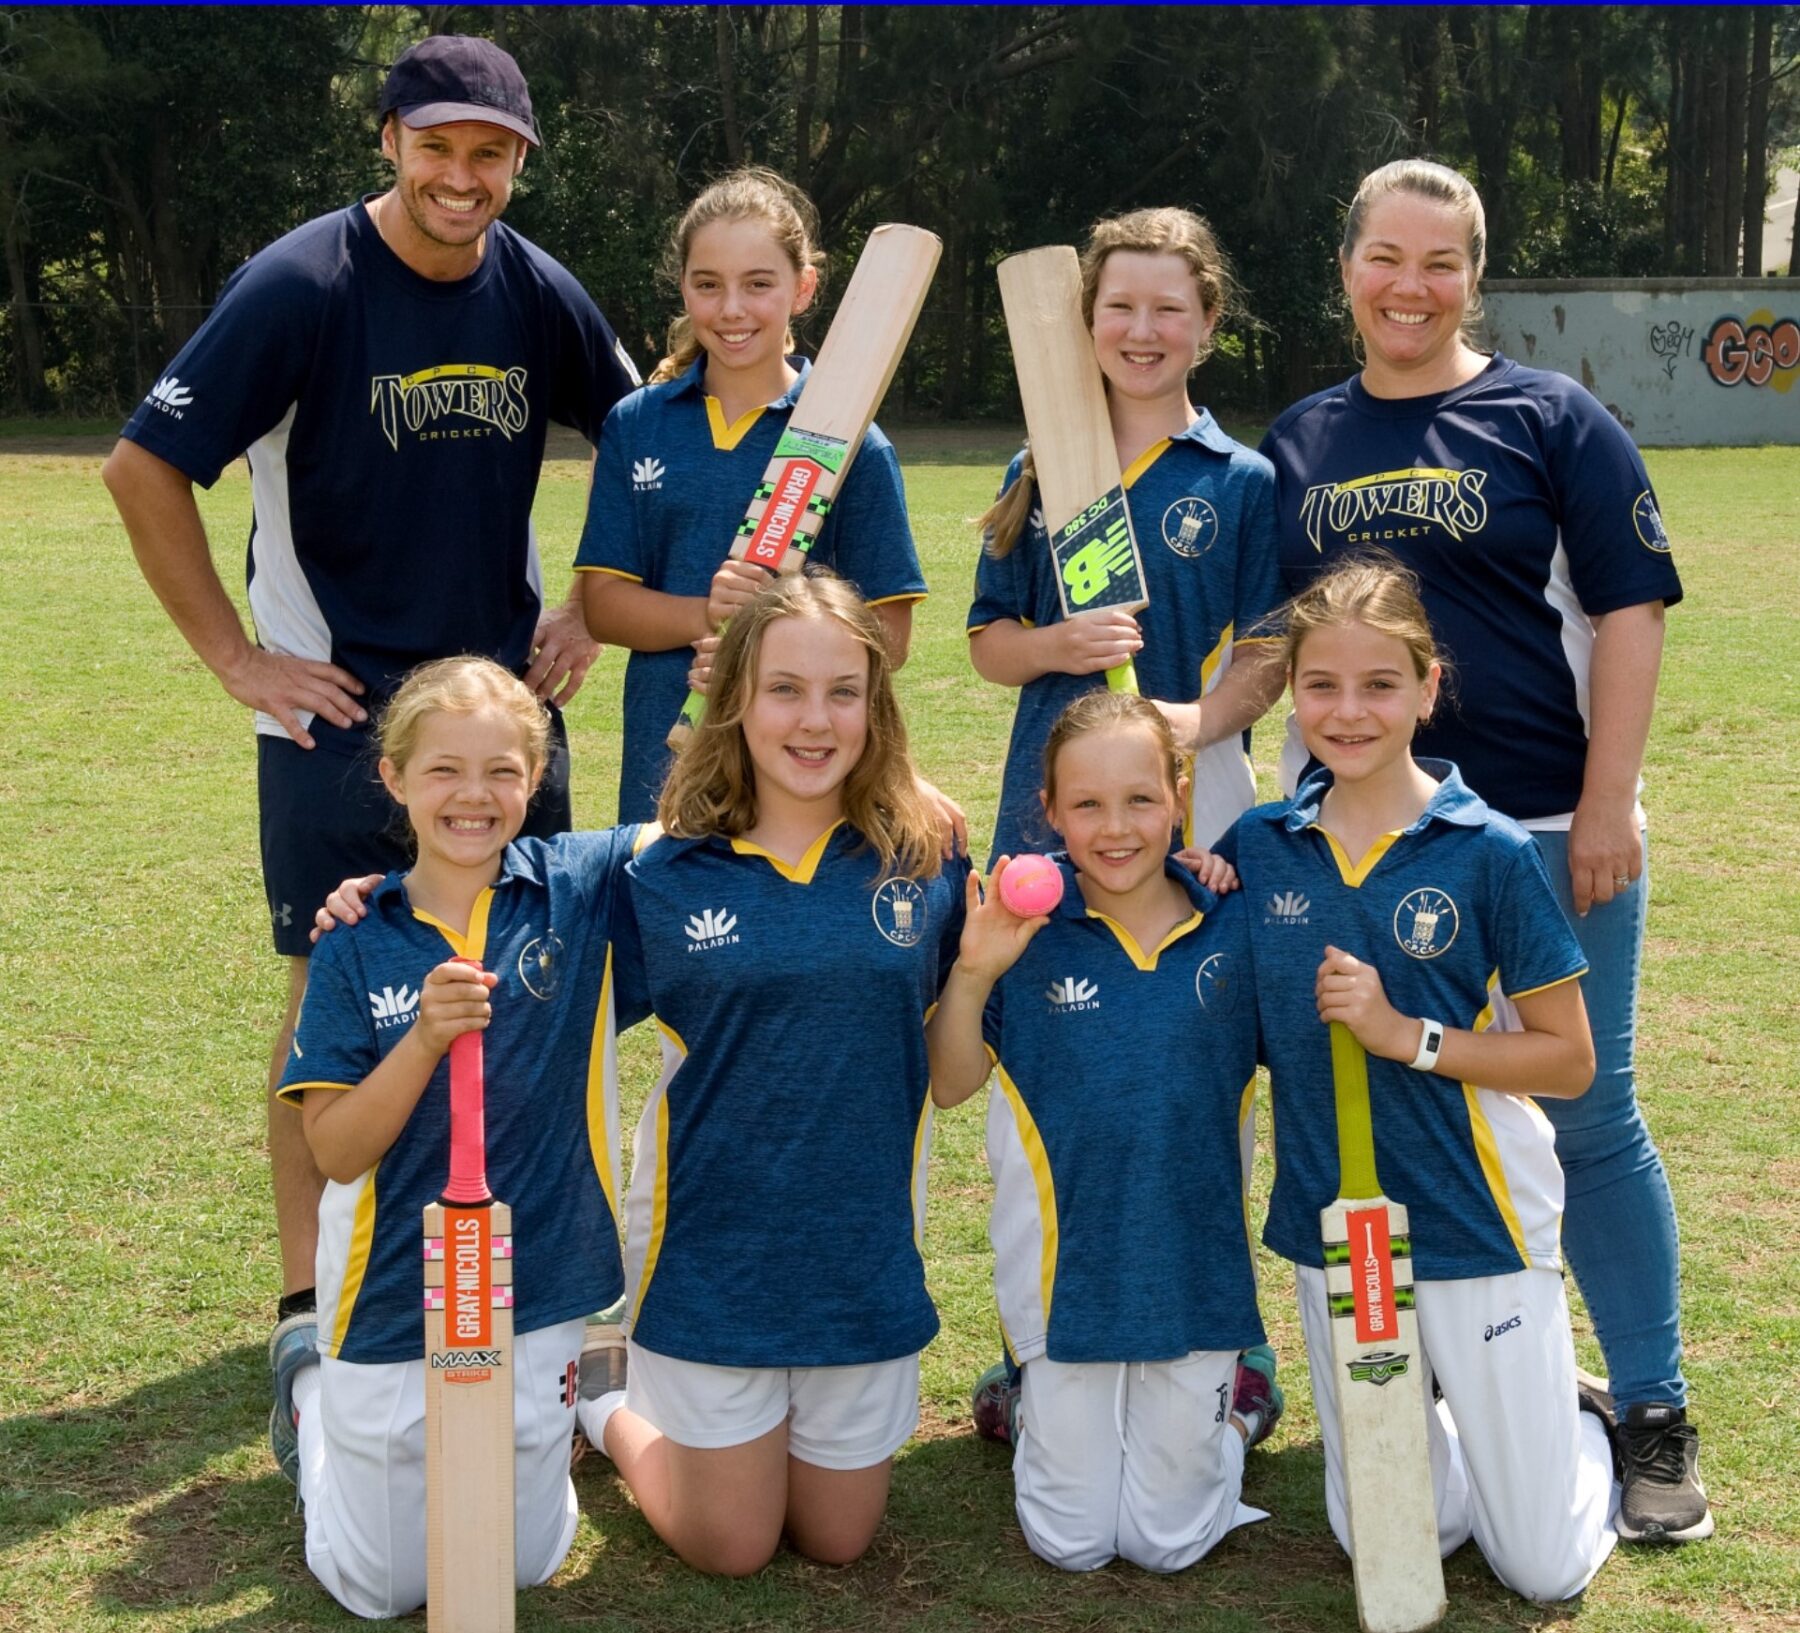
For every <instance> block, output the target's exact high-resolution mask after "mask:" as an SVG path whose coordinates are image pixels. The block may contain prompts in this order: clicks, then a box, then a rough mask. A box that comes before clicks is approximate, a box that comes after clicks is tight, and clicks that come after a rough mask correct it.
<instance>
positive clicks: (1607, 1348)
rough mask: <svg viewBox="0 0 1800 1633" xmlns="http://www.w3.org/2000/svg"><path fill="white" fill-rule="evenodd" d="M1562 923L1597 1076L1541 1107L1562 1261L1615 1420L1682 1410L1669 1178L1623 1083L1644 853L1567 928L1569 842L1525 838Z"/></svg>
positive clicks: (1644, 899)
mask: <svg viewBox="0 0 1800 1633" xmlns="http://www.w3.org/2000/svg"><path fill="white" fill-rule="evenodd" d="M1532 838H1534V839H1535V840H1536V841H1537V844H1538V850H1539V852H1540V853H1541V854H1542V856H1543V858H1544V865H1545V867H1547V868H1548V869H1549V870H1550V882H1551V884H1552V885H1553V886H1555V889H1556V899H1557V901H1558V902H1559V903H1560V904H1561V906H1562V910H1563V915H1564V916H1565V917H1566V918H1567V919H1568V921H1569V923H1570V925H1571V926H1573V928H1574V931H1575V936H1576V939H1577V940H1578V941H1579V942H1580V943H1581V950H1582V952H1583V953H1585V954H1586V955H1587V961H1588V973H1587V974H1586V975H1585V976H1583V977H1582V981H1581V990H1582V994H1583V996H1584V997H1585V998H1586V999H1587V1011H1588V1023H1589V1025H1590V1026H1591V1027H1592V1028H1593V1032H1594V1053H1595V1056H1596V1058H1597V1060H1598V1070H1597V1071H1596V1072H1595V1074H1594V1086H1593V1087H1592V1088H1591V1089H1589V1090H1588V1092H1587V1093H1586V1094H1584V1095H1583V1096H1582V1097H1581V1098H1580V1099H1579V1100H1540V1101H1539V1102H1538V1104H1539V1105H1540V1106H1542V1107H1543V1108H1544V1114H1545V1115H1546V1116H1547V1117H1548V1118H1549V1119H1550V1121H1551V1123H1552V1124H1553V1125H1554V1126H1555V1129H1556V1155H1557V1158H1558V1160H1559V1161H1560V1162H1561V1163H1562V1167H1563V1174H1564V1177H1565V1179H1566V1181H1567V1187H1568V1190H1567V1200H1566V1202H1565V1204H1564V1209H1563V1228H1562V1240H1563V1251H1564V1253H1565V1254H1566V1255H1567V1257H1568V1261H1569V1268H1570V1269H1571V1270H1572V1271H1574V1273H1575V1281H1576V1283H1577V1285H1578V1286H1579V1287H1580V1288H1581V1295H1582V1297H1583V1298H1584V1299H1585V1300H1586V1301H1587V1307H1588V1314H1589V1315H1590V1316H1592V1317H1593V1321H1594V1332H1595V1335H1596V1336H1597V1337H1598V1338H1599V1340H1600V1349H1601V1351H1602V1353H1603V1354H1604V1355H1605V1356H1606V1365H1607V1370H1608V1372H1609V1373H1610V1374H1611V1378H1612V1391H1613V1396H1614V1398H1615V1399H1616V1400H1617V1402H1618V1404H1619V1407H1620V1408H1621V1410H1622V1409H1623V1408H1625V1407H1627V1406H1631V1405H1635V1404H1637V1403H1639V1402H1645V1401H1664V1402H1671V1403H1673V1404H1674V1405H1676V1406H1682V1405H1685V1404H1686V1402H1687V1382H1686V1380H1685V1379H1684V1378H1683V1377H1682V1375H1681V1267H1680V1243H1679V1240H1678V1238H1677V1236H1676V1230H1675V1201H1674V1198H1673V1197H1672V1196H1671V1195H1670V1194H1669V1176H1668V1174H1667V1173H1666V1172H1664V1169H1663V1164H1662V1158H1661V1157H1660V1156H1658V1155H1657V1151H1656V1144H1655V1142H1654V1141H1653V1140H1652V1139H1651V1138H1650V1130H1649V1129H1648V1127H1646V1126H1645V1123H1644V1117H1643V1113H1642V1112H1641V1111H1640V1110H1639V1108H1638V1102H1637V1087H1636V1083H1635V1080H1634V1077H1633V1055H1634V1052H1635V1048H1636V1043H1637V998H1638V974H1639V969H1640V966H1641V965H1642V962H1643V955H1644V915H1645V909H1646V907H1647V905H1648V901H1649V895H1650V849H1649V845H1648V842H1646V844H1645V847H1644V871H1643V873H1642V875H1641V876H1640V877H1639V878H1638V880H1637V882H1636V883H1635V884H1634V885H1632V887H1631V888H1630V889H1629V890H1627V891H1625V892H1624V893H1623V894H1622V895H1619V896H1615V897H1614V898H1613V899H1612V901H1611V902H1609V903H1608V904H1607V905H1606V906H1604V907H1594V908H1590V909H1589V911H1588V916H1587V917H1586V918H1585V919H1582V918H1577V917H1576V916H1575V907H1574V902H1573V899H1572V896H1571V893H1570V889H1569V836H1568V835H1567V834H1566V833H1534V834H1533V835H1532Z"/></svg>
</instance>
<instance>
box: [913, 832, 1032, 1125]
mask: <svg viewBox="0 0 1800 1633" xmlns="http://www.w3.org/2000/svg"><path fill="white" fill-rule="evenodd" d="M1009 860H1010V858H1008V857H1004V856H1003V857H1001V858H1000V860H999V862H998V863H997V864H996V865H995V868H994V874H993V878H992V879H990V880H989V881H988V889H987V892H986V894H985V896H984V895H983V892H982V889H981V876H980V875H979V874H978V873H976V872H975V871H974V870H973V869H971V870H970V872H969V876H968V878H967V880H966V881H965V883H964V887H963V888H964V907H965V916H964V919H963V929H962V939H961V942H960V944H959V947H958V952H957V959H956V963H955V964H954V965H952V966H951V969H950V975H949V979H948V980H946V981H945V983H944V990H943V992H942V993H941V994H940V995H939V997H938V1002H937V1008H936V1009H934V1010H933V1011H932V1014H931V1019H930V1021H929V1022H927V1023H926V1027H925V1047H926V1052H927V1054H928V1055H929V1057H930V1061H931V1098H932V1100H933V1101H934V1102H936V1104H938V1105H940V1106H959V1105H961V1104H962V1102H963V1101H965V1100H967V1099H968V1098H969V1096H970V1095H972V1094H973V1093H974V1092H975V1091H976V1090H977V1089H978V1088H980V1087H981V1085H982V1084H983V1083H985V1082H986V1081H987V1079H988V1073H989V1072H990V1071H991V1070H992V1069H993V1061H992V1058H991V1057H990V1055H989V1053H988V1048H987V1043H986V1041H985V1038H984V1035H983V1031H982V1017H983V1015H984V1013H985V1012H986V1010H987V1007H988V1000H989V999H990V998H991V997H992V996H993V992H994V987H995V984H996V983H997V982H998V981H999V979H1000V977H1001V976H1003V975H1004V974H1005V973H1006V972H1007V971H1008V970H1010V969H1011V968H1012V967H1013V965H1014V964H1016V963H1017V962H1018V960H1019V955H1020V954H1021V953H1023V952H1024V951H1025V948H1026V947H1027V945H1029V943H1030V941H1031V938H1032V937H1033V936H1035V935H1036V934H1037V933H1038V931H1039V930H1041V929H1043V927H1044V926H1045V925H1046V924H1048V923H1049V922H1050V920H1049V918H1048V917H1047V916H1045V915H1040V916H1038V917H1037V918H1031V919H1022V918H1019V917H1018V916H1017V915H1016V914H1014V913H1011V912H1008V911H1007V909H1006V908H1005V907H1004V906H1002V905H1001V901H1000V890H999V884H1000V875H1001V874H1002V873H1003V872H1004V871H1005V869H1006V866H1007V863H1008V861H1009Z"/></svg>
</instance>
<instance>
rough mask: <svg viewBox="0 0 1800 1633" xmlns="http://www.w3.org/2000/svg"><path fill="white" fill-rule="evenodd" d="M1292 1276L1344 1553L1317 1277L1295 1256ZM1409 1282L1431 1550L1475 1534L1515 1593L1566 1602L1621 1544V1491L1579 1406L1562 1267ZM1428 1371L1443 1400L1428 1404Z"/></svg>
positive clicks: (1338, 1456)
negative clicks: (1430, 1498)
mask: <svg viewBox="0 0 1800 1633" xmlns="http://www.w3.org/2000/svg"><path fill="white" fill-rule="evenodd" d="M1294 1280H1295V1284H1296V1286H1297V1288H1298V1290H1299V1295H1300V1323H1301V1326H1302V1328H1303V1329H1304V1331H1305V1333H1306V1359H1307V1363H1308V1365H1309V1367H1310V1368H1311V1371H1312V1389H1313V1404H1314V1406H1315V1407H1316V1408H1317V1410H1318V1414H1319V1434H1320V1437H1321V1438H1322V1439H1323V1441H1324V1443H1325V1512H1326V1515H1327V1517H1328V1518H1329V1519H1330V1521H1331V1529H1332V1532H1333V1534H1334V1535H1335V1536H1336V1537H1337V1539H1338V1545H1339V1546H1340V1547H1342V1548H1343V1550H1344V1551H1345V1552H1346V1553H1348V1552H1349V1551H1350V1537H1349V1529H1348V1527H1347V1526H1346V1524H1345V1518H1344V1454H1343V1443H1342V1441H1341V1439H1340V1438H1339V1435H1338V1417H1337V1393H1336V1388H1335V1384H1334V1381H1333V1375H1334V1368H1333V1364H1332V1357H1331V1318H1330V1316H1329V1314H1328V1313H1327V1306H1326V1300H1325V1273H1324V1272H1323V1271H1322V1270H1315V1269H1313V1268H1312V1267H1311V1266H1310V1265H1295V1266H1294ZM1414 1285H1415V1289H1416V1292H1417V1296H1418V1297H1417V1308H1418V1316H1419V1341H1420V1344H1421V1346H1422V1347H1423V1348H1424V1351H1425V1354H1424V1357H1423V1360H1424V1371H1423V1380H1422V1381H1423V1383H1424V1388H1425V1400H1426V1403H1427V1404H1426V1409H1425V1415H1426V1425H1427V1432H1428V1437H1429V1443H1430V1448H1431V1482H1432V1488H1433V1492H1434V1494H1435V1496H1436V1498H1437V1522H1438V1542H1439V1544H1440V1547H1441V1549H1442V1552H1443V1553H1444V1554H1445V1555H1449V1554H1450V1553H1452V1552H1454V1551H1455V1550H1456V1549H1457V1548H1460V1547H1461V1546H1462V1544H1463V1543H1464V1542H1466V1541H1467V1540H1468V1539H1469V1537H1470V1536H1473V1537H1474V1538H1475V1545H1476V1546H1477V1547H1478V1548H1480V1550H1481V1552H1482V1556H1483V1557H1484V1558H1485V1559H1486V1560H1487V1562H1488V1567H1489V1569H1491V1570H1492V1571H1493V1573H1494V1575H1495V1576H1497V1577H1499V1579H1500V1580H1501V1581H1502V1582H1503V1583H1505V1585H1506V1586H1507V1587H1509V1588H1511V1589H1512V1591H1513V1592H1514V1593H1516V1594H1519V1595H1521V1596H1522V1597H1524V1598H1526V1599H1533V1600H1537V1601H1538V1602H1540V1603H1544V1604H1549V1603H1554V1602H1555V1601H1557V1600H1560V1599H1569V1598H1573V1597H1574V1595H1576V1594H1578V1593H1580V1592H1581V1590H1582V1589H1583V1588H1585V1587H1586V1586H1587V1585H1588V1583H1589V1582H1590V1581H1592V1580H1593V1577H1594V1573H1595V1572H1596V1571H1597V1570H1599V1569H1600V1567H1601V1566H1602V1565H1603V1564H1605V1563H1606V1556H1607V1555H1608V1554H1610V1553H1611V1552H1612V1550H1613V1544H1614V1543H1615V1542H1617V1541H1618V1533H1617V1532H1616V1531H1614V1529H1613V1522H1614V1518H1615V1516H1616V1515H1617V1513H1618V1488H1617V1486H1615V1485H1614V1483H1613V1477H1612V1452H1611V1449H1610V1448H1609V1447H1608V1445H1607V1439H1606V1429H1605V1426H1604V1425H1603V1424H1602V1423H1601V1422H1600V1420H1599V1419H1598V1418H1597V1417H1595V1416H1593V1415H1592V1414H1591V1413H1588V1412H1583V1411H1582V1410H1581V1409H1580V1407H1579V1406H1577V1404H1576V1396H1575V1346H1574V1340H1573V1338H1572V1337H1571V1335H1570V1331H1569V1305H1568V1300H1567V1299H1566V1297H1565V1296H1564V1294H1563V1282H1562V1276H1561V1275H1560V1274H1559V1273H1558V1272H1556V1271H1554V1270H1517V1271H1514V1272H1513V1273H1512V1274H1510V1275H1505V1276H1477V1277H1472V1278H1470V1279H1469V1280H1466V1281H1421V1282H1417V1283H1415V1284H1414ZM1434 1375H1435V1377H1436V1379H1437V1383H1438V1387H1439V1388H1440V1389H1441V1390H1442V1391H1443V1396H1444V1398H1443V1399H1442V1400H1441V1401H1439V1402H1437V1403H1436V1406H1435V1407H1433V1406H1432V1404H1431V1381H1432V1378H1433V1376H1434Z"/></svg>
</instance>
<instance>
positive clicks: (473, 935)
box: [412, 885, 494, 963]
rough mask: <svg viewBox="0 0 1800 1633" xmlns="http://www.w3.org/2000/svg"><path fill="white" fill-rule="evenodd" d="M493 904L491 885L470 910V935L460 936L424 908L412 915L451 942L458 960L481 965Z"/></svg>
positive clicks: (416, 909)
mask: <svg viewBox="0 0 1800 1633" xmlns="http://www.w3.org/2000/svg"><path fill="white" fill-rule="evenodd" d="M493 902H494V887H493V886H492V885H489V886H488V887H487V888H486V889H485V890H483V891H482V893H481V894H480V895H479V896H477V897H476V898H475V905H474V906H473V907H472V908H470V909H469V933H468V934H467V935H459V934H458V933H457V932H456V931H455V930H452V929H451V928H450V926H449V925H447V924H446V923H444V921H443V920H442V919H440V918H434V917H433V916H432V915H431V914H430V913H427V912H426V911H425V909H424V908H422V907H415V908H414V909H413V910H412V913H413V917H414V918H415V919H418V920H419V921H420V922H421V923H422V924H429V925H430V926H431V927H432V928H433V929H434V930H436V931H437V933H438V934H439V935H441V936H442V937H443V938H444V940H446V941H447V942H449V943H450V946H451V949H452V951H454V952H455V954H456V956H457V957H458V958H472V959H474V960H475V961H476V963H480V962H481V958H482V955H483V954H484V953H485V952H486V951H487V932H488V909H489V908H490V907H491V906H492V905H493Z"/></svg>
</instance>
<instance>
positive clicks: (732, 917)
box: [682, 907, 743, 953]
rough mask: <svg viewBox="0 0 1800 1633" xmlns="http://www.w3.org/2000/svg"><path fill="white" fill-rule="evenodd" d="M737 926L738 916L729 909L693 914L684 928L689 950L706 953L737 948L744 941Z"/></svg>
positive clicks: (704, 909)
mask: <svg viewBox="0 0 1800 1633" xmlns="http://www.w3.org/2000/svg"><path fill="white" fill-rule="evenodd" d="M737 925H738V916H737V914H735V913H734V912H732V911H731V909H730V908H728V907H706V908H702V909H701V910H700V911H699V912H698V913H691V914H689V915H688V921H687V923H686V924H684V925H683V926H682V928H683V929H684V930H686V931H687V938H688V948H687V950H688V951H689V952H690V953H705V952H711V951H712V949H713V948H715V947H735V946H736V945H737V944H738V942H739V941H741V940H742V939H743V938H742V937H741V936H740V935H739V934H738V928H737Z"/></svg>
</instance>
